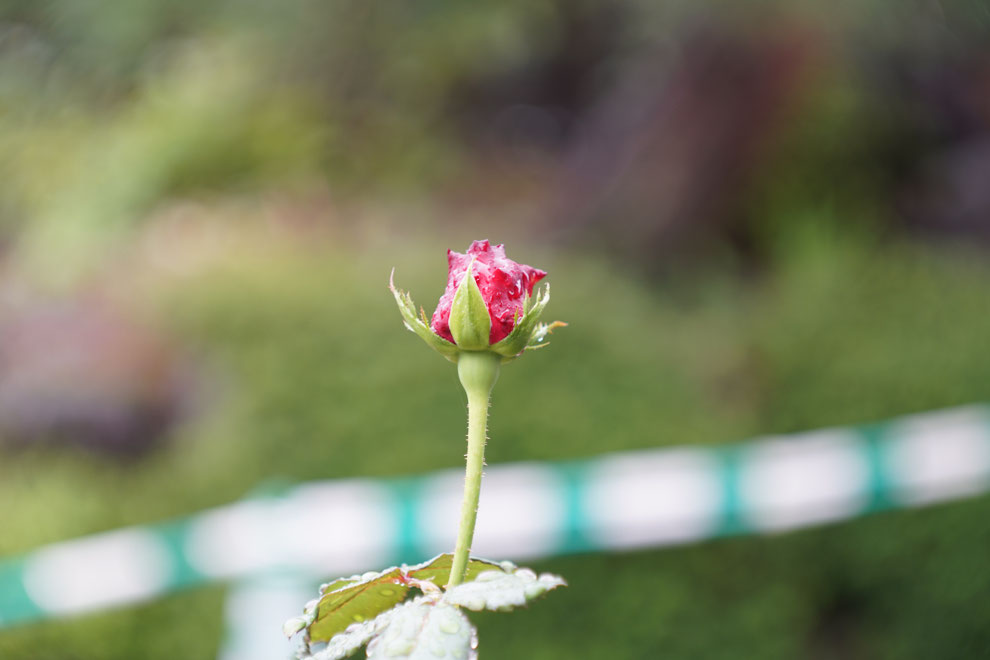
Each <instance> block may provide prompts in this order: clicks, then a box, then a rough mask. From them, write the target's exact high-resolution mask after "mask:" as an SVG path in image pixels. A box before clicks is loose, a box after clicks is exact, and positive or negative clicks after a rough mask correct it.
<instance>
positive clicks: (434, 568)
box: [406, 552, 502, 587]
mask: <svg viewBox="0 0 990 660" xmlns="http://www.w3.org/2000/svg"><path fill="white" fill-rule="evenodd" d="M453 564H454V555H453V554H451V553H449V552H447V553H444V554H442V555H437V556H436V557H434V558H433V559H430V560H429V561H427V562H424V563H422V564H419V565H418V566H413V567H410V568H409V569H408V570H407V572H406V574H407V575H408V576H409V577H412V578H416V579H417V580H432V581H433V584H435V585H437V586H438V587H442V586H444V585H445V584H447V580H449V579H450V568H451V566H453ZM491 570H502V569H501V566H500V565H499V564H497V563H495V562H493V561H488V560H487V559H478V558H471V559H469V560H468V565H467V571H466V573H465V577H464V579H465V580H473V579H474V578H475V577H476V576H477V575H478V574H479V573H482V572H484V571H491Z"/></svg>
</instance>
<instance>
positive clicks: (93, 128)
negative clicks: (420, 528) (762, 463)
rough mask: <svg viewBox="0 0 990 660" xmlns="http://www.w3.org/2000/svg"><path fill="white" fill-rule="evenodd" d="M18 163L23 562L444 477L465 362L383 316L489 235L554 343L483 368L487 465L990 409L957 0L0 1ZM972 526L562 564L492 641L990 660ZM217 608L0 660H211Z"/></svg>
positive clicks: (8, 157) (985, 578) (987, 59)
mask: <svg viewBox="0 0 990 660" xmlns="http://www.w3.org/2000/svg"><path fill="white" fill-rule="evenodd" d="M0 168H2V169H0V438H2V440H3V442H2V445H0V501H2V502H3V503H4V505H3V507H0V529H2V530H3V532H2V533H0V555H3V556H8V555H16V554H19V553H23V552H26V551H29V550H31V549H32V548H35V547H37V546H39V545H41V544H44V543H49V542H52V541H56V540H61V539H67V538H72V537H75V536H78V535H83V534H87V533H92V532H97V531H102V530H107V529H112V528H116V527H118V526H122V525H129V524H135V523H143V522H150V521H156V520H160V519H163V518H167V517H171V516H177V515H183V514H187V513H191V512H195V511H198V510H200V509H202V508H205V507H209V506H215V505H218V504H222V503H226V502H230V501H233V500H236V499H238V498H240V497H243V496H244V495H245V494H247V493H249V492H250V491H252V490H253V489H256V488H258V487H259V486H261V485H263V484H272V483H284V482H294V481H300V480H308V479H322V478H334V477H351V476H360V475H369V476H388V475H402V474H411V473H418V472H424V471H429V470H434V469H438V468H443V467H455V466H458V465H460V463H461V460H462V454H463V447H462V444H461V443H462V438H463V427H464V420H463V403H464V402H463V398H462V394H461V392H460V390H459V387H458V385H457V382H456V376H455V373H454V370H453V369H452V368H451V366H450V365H449V364H448V363H446V362H445V361H443V360H440V359H439V358H438V357H437V356H435V355H433V354H431V353H430V352H429V351H428V350H426V349H425V348H424V347H423V346H422V344H421V342H419V340H418V339H416V338H415V337H414V336H413V335H411V334H409V333H408V332H405V331H404V330H403V329H402V326H401V323H400V320H399V315H398V313H397V311H396V309H395V307H394V303H393V301H392V299H391V296H390V294H389V293H388V291H387V289H386V286H385V285H386V282H387V277H388V273H389V272H390V270H391V269H392V268H393V267H395V268H396V279H397V282H398V283H399V284H400V286H402V288H404V289H407V290H410V291H411V292H412V293H413V295H414V297H415V299H416V301H417V303H418V304H422V305H423V306H424V307H425V308H426V309H427V312H428V313H429V311H430V310H431V309H432V306H433V304H434V301H435V300H436V298H438V297H439V295H440V293H441V292H442V288H443V285H444V282H445V274H446V267H445V266H446V264H445V259H444V251H445V250H446V249H447V248H453V249H456V250H458V251H461V250H463V249H464V248H466V247H467V245H468V244H469V243H470V241H471V240H472V239H475V238H486V237H487V238H490V239H491V240H492V241H493V242H500V243H501V242H504V243H505V244H507V246H508V251H509V255H510V256H511V257H513V258H514V259H516V260H518V261H521V262H524V263H529V264H533V265H537V266H539V267H541V268H543V269H544V270H547V271H548V272H549V273H550V281H551V282H552V283H553V289H554V297H553V301H552V303H551V305H550V309H549V311H548V315H549V316H551V317H553V318H560V319H564V320H566V321H568V322H569V323H570V326H569V327H568V328H567V329H566V330H562V331H560V332H559V333H558V334H557V335H556V336H555V337H554V341H553V344H552V346H551V347H550V348H548V349H547V350H544V351H540V352H537V353H534V354H532V355H531V356H530V357H527V359H525V360H520V361H518V362H517V363H513V364H511V365H509V366H508V367H506V368H505V369H504V370H503V373H502V377H501V379H500V382H499V385H498V387H497V388H496V390H495V394H494V409H493V410H494V412H493V419H492V428H491V436H492V442H491V444H490V445H489V450H488V462H489V463H501V462H506V461H520V460H542V459H570V458H581V457H590V456H594V455H597V454H600V453H604V452H609V451H615V450H623V449H636V448H645V447H656V446H667V445H682V444H715V443H723V442H729V441H735V440H742V439H745V438H749V437H753V436H757V435H760V434H768V433H784V432H792V431H801V430H806V429H812V428H817V427H822V426H829V425H843V424H856V423H864V422H869V421H874V420H879V419H884V418H887V417H892V416H896V415H902V414H907V413H912V412H920V411H925V410H930V409H934V408H939V407H946V406H952V405H957V404H963V403H969V402H973V401H987V400H990V351H987V338H988V337H990V262H988V260H987V249H988V239H990V9H988V7H987V5H986V3H984V2H980V1H977V0H969V1H967V0H960V1H958V2H951V3H950V2H943V3H932V2H921V1H914V0H907V1H903V2H880V1H878V0H861V1H859V2H836V3H825V2H818V3H815V2H799V3H775V2H753V3H746V5H745V7H741V6H738V5H736V4H730V3H721V2H708V3H686V2H669V3H647V2H638V1H636V0H621V1H620V2H592V1H588V0H579V1H577V2H564V1H562V0H529V1H528V2H511V1H510V2H490V1H488V0H483V1H481V2H477V3H472V4H471V5H470V6H468V5H462V4H459V3H452V2H445V1H442V0H441V1H434V2H423V3H393V2H385V3H367V2H357V1H353V0H340V1H337V2H316V1H304V0H300V1H298V2H290V3H268V2H257V1H253V0H242V1H240V2H232V1H230V0H199V1H198V2H188V1H186V0H178V1H177V0H172V1H170V2H166V1H165V0H130V1H129V2H102V3H101V2H94V1H91V0H46V1H45V2H37V1H33V0H3V1H2V2H0ZM988 515H990V498H988V497H981V498H975V499H972V500H970V501H967V502H963V503H957V504H951V505H943V506H939V507H936V508H932V509H929V510H924V511H911V512H899V513H887V514H882V515H878V516H874V517H870V518H867V519H863V520H859V521H855V522H852V523H847V524H842V525H837V526H831V527H827V528H823V529H818V530H812V531H803V532H798V533H790V534H786V535H780V536H775V537H760V538H738V539H723V540H718V541H712V542H707V543H703V544H700V545H695V546H691V547H686V548H678V549H673V550H671V549H666V550H662V551H654V552H638V553H631V554H603V555H594V556H577V557H567V558H556V559H548V560H546V561H542V562H538V563H537V565H536V568H538V569H543V570H545V569H552V570H553V571H554V572H558V573H561V574H563V575H565V576H566V577H567V578H568V579H569V581H570V584H571V587H570V588H569V589H567V590H564V591H563V592H562V593H559V594H557V593H555V594H553V595H552V597H549V598H547V599H546V600H545V601H543V602H540V603H538V604H537V605H536V606H534V607H532V608H531V610H530V611H527V612H525V613H521V614H516V615H512V616H505V615H490V616H489V615H484V616H479V617H478V621H479V623H480V629H481V639H482V642H483V647H482V648H483V651H484V654H485V657H486V658H521V657H527V658H540V659H547V660H550V659H556V658H561V659H563V658H573V657H588V658H653V657H666V658H738V657H746V658H816V659H818V658H821V659H825V658H844V659H845V658H974V657H986V656H990V604H988V598H987V595H988V594H990V563H988V562H987V559H986V558H987V552H988V548H990V525H987V523H986V521H987V519H988ZM368 568H375V567H368ZM223 597H224V589H223V588H221V587H211V588H204V589H197V590H193V591H189V592H184V593H180V594H177V595H173V596H169V597H167V598H164V599H162V600H160V601H158V602H155V603H152V604H149V605H143V606H140V607H134V608H129V609H123V610H118V611H113V612H108V613H101V614H97V615H87V616H83V617H80V618H76V619H73V620H70V621H56V622H44V623H39V624H32V625H27V626H22V627H19V628H15V629H10V630H2V631H0V657H3V658H12V659H21V658H24V659H29V658H30V659H35V658H38V659H42V658H60V659H64V658H78V659H80V660H82V659H118V658H119V659H121V660H123V659H124V658H210V657H215V656H216V653H217V650H218V648H219V646H220V644H221V640H222V635H223V623H222V620H221V617H222V613H221V609H222V603H223ZM300 605H302V604H301V603H300Z"/></svg>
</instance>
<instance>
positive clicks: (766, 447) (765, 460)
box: [739, 429, 870, 530]
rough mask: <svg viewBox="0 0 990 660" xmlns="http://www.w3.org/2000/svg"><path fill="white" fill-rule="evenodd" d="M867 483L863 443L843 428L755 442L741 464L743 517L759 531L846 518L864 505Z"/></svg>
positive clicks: (868, 480)
mask: <svg viewBox="0 0 990 660" xmlns="http://www.w3.org/2000/svg"><path fill="white" fill-rule="evenodd" d="M869 486H870V468H869V464H868V462H867V456H866V453H865V451H864V448H863V442H862V440H861V439H860V437H859V435H858V434H856V433H854V432H852V431H847V430H838V429H837V430H825V431H815V432H812V433H804V434H801V435H793V436H788V437H786V438H771V439H767V440H765V441H762V442H757V443H754V444H753V445H751V446H749V447H748V448H747V449H746V450H745V452H744V453H743V454H742V461H741V463H740V467H739V499H740V507H741V509H742V516H743V518H744V520H745V521H746V522H747V523H748V524H749V525H750V526H752V527H754V528H756V529H758V530H784V529H790V528H794V527H801V526H804V525H812V524H817V523H822V522H828V521H832V520H841V519H842V518H848V517H850V516H853V515H855V514H856V513H858V512H860V511H862V510H863V509H864V508H865V507H866V504H867V501H868V498H869Z"/></svg>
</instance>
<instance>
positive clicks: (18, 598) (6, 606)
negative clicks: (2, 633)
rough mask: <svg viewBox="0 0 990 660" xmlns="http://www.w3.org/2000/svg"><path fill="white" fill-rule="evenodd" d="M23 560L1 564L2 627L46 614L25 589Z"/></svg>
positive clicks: (0, 614)
mask: <svg viewBox="0 0 990 660" xmlns="http://www.w3.org/2000/svg"><path fill="white" fill-rule="evenodd" d="M24 563H25V560H23V559H13V560H7V561H5V562H3V563H2V564H0V627H3V626H8V625H11V624H14V623H23V622H26V621H31V620H33V619H37V618H40V617H41V616H42V615H43V614H44V612H43V611H42V609H41V608H40V607H38V606H37V605H36V604H35V603H34V601H33V600H31V598H30V597H29V596H28V594H27V591H26V590H25V589H24Z"/></svg>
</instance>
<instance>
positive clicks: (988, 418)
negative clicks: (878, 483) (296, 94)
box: [885, 406, 990, 504]
mask: <svg viewBox="0 0 990 660" xmlns="http://www.w3.org/2000/svg"><path fill="white" fill-rule="evenodd" d="M889 434H890V439H889V440H888V443H887V446H886V454H885V458H886V461H887V470H888V473H889V478H890V481H891V485H892V487H893V488H892V490H893V493H892V494H893V496H894V497H896V498H897V499H899V500H901V501H903V502H904V503H906V504H924V503H927V502H936V501H939V500H945V499H952V498H956V497H961V496H965V495H974V494H976V493H980V492H983V491H985V490H986V489H987V485H988V482H990V414H988V412H987V409H986V408H984V407H981V406H973V407H968V408H959V409H955V410H949V411H946V412H942V413H928V414H924V415H917V416H914V417H908V418H905V419H904V420H902V421H900V422H898V423H896V424H894V425H892V426H891V427H890V429H889Z"/></svg>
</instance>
